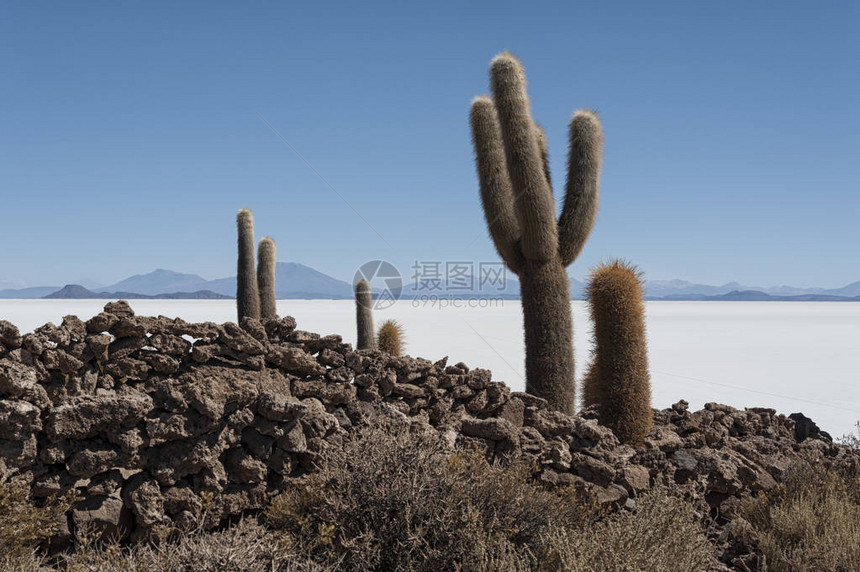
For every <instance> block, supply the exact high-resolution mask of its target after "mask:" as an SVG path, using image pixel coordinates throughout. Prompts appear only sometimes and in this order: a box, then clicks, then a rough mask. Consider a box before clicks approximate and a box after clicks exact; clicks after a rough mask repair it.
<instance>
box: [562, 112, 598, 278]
mask: <svg viewBox="0 0 860 572" xmlns="http://www.w3.org/2000/svg"><path fill="white" fill-rule="evenodd" d="M602 146H603V131H602V129H601V127H600V120H598V119H597V116H596V115H595V114H594V113H592V112H591V111H588V110H579V111H576V112H575V113H574V114H573V117H572V118H571V120H570V149H569V151H568V163H567V189H566V192H565V197H564V207H563V208H562V211H561V216H560V217H559V219H558V253H559V256H560V257H561V262H562V264H563V265H564V266H567V265H569V264H570V263H571V262H573V261H574V260H576V257H577V256H579V253H580V252H581V251H582V247H583V246H584V245H585V241H586V240H588V235H589V234H591V229H592V227H593V226H594V219H595V218H596V216H597V202H598V193H599V190H598V187H599V183H600V166H601V163H602V162H603V152H602V149H601V148H602Z"/></svg>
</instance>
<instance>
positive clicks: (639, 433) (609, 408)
mask: <svg viewBox="0 0 860 572" xmlns="http://www.w3.org/2000/svg"><path fill="white" fill-rule="evenodd" d="M588 305H589V307H590V309H591V317H592V320H593V321H594V341H595V350H594V362H593V363H592V368H591V371H590V375H591V377H592V379H590V380H587V381H586V384H585V394H586V395H585V401H586V402H587V401H588V400H589V399H591V400H593V402H594V403H595V404H596V405H597V411H598V416H599V418H600V422H601V423H602V424H604V425H606V426H607V427H611V428H612V430H613V431H615V435H616V436H617V437H618V439H619V440H621V442H623V443H632V444H636V443H640V442H641V441H642V440H643V439H644V438H645V436H646V435H648V432H649V431H650V430H651V423H652V421H653V420H652V413H651V381H650V377H649V374H648V347H647V341H646V339H645V308H644V305H643V303H642V282H641V274H640V273H639V272H638V270H637V269H636V268H635V267H634V266H632V265H630V264H629V263H627V262H624V261H618V260H616V261H613V262H610V263H607V264H601V265H600V266H598V267H596V268H594V269H593V270H592V271H591V275H590V276H589V281H588Z"/></svg>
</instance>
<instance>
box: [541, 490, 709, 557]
mask: <svg viewBox="0 0 860 572" xmlns="http://www.w3.org/2000/svg"><path fill="white" fill-rule="evenodd" d="M548 540H549V542H548V545H549V546H548V549H547V553H546V555H545V559H544V560H543V562H542V565H541V568H540V569H541V570H548V571H552V572H592V571H594V570H600V571H604V572H627V571H638V570H647V571H648V572H702V571H708V570H720V569H721V568H720V567H719V566H718V565H717V561H716V558H715V556H714V546H713V545H712V544H711V543H710V541H709V540H708V537H707V534H706V531H705V529H704V528H703V527H702V525H701V524H700V523H698V522H697V521H696V519H695V517H694V515H693V513H692V510H691V509H690V507H689V506H688V505H687V504H685V503H684V502H683V501H681V500H678V499H676V498H673V497H669V496H666V494H665V493H661V492H651V493H649V494H647V495H644V496H642V497H641V498H640V499H639V503H638V506H637V508H636V510H635V511H634V512H632V513H626V512H625V513H619V514H615V515H613V516H611V517H609V518H607V519H605V520H603V521H601V522H599V523H596V524H595V525H594V526H591V527H585V528H580V529H576V530H570V529H556V530H554V531H553V533H552V534H551V535H550V537H549V539H548Z"/></svg>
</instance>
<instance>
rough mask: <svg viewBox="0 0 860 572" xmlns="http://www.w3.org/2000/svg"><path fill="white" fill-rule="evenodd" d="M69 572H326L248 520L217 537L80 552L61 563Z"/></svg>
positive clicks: (192, 535)
mask: <svg viewBox="0 0 860 572" xmlns="http://www.w3.org/2000/svg"><path fill="white" fill-rule="evenodd" d="M61 568H62V569H63V570H67V571H68V572H148V571H154V570H158V571H163V572H325V571H326V570H327V569H326V568H323V567H321V566H318V565H316V564H314V563H312V562H308V561H306V560H303V559H298V558H295V557H294V556H293V555H290V554H289V553H288V552H286V551H284V550H283V548H282V546H281V545H280V543H279V541H278V539H277V538H276V536H275V535H274V534H273V533H272V532H270V531H269V530H267V529H266V528H264V527H263V526H261V525H260V524H258V523H257V522H256V521H255V520H254V519H252V518H248V519H245V520H243V521H241V522H239V523H238V524H237V525H235V526H232V527H230V528H227V529H226V530H223V531H218V532H202V531H199V532H194V533H188V534H179V535H178V537H176V538H174V539H173V540H172V541H170V542H163V543H157V544H147V543H138V544H132V545H130V546H127V547H122V546H119V545H118V544H115V543H113V544H110V543H109V544H106V545H100V546H97V545H93V546H88V547H86V548H83V549H82V548H81V547H79V549H78V550H77V551H76V552H75V553H74V554H71V555H68V556H65V557H64V558H63V562H62V566H61Z"/></svg>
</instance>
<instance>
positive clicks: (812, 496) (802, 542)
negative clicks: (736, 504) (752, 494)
mask: <svg viewBox="0 0 860 572" xmlns="http://www.w3.org/2000/svg"><path fill="white" fill-rule="evenodd" d="M743 516H744V517H745V518H746V520H747V521H748V522H749V527H748V530H747V532H748V534H749V543H750V544H751V545H752V546H754V547H755V550H756V552H757V553H759V554H760V555H761V561H760V569H761V570H764V571H768V572H789V571H791V572H813V571H815V572H848V571H854V570H860V480H858V479H857V478H856V477H855V478H848V477H843V476H840V475H836V474H833V473H825V472H823V471H822V470H821V469H817V468H813V467H811V466H809V465H804V466H798V467H797V468H795V470H794V471H793V472H792V473H791V474H790V476H789V477H788V478H787V479H786V481H785V482H784V483H783V484H781V485H779V486H778V487H776V488H775V489H774V490H772V491H771V492H770V493H769V494H767V495H762V496H760V497H758V498H756V499H752V500H750V501H749V502H747V503H746V504H745V505H744V510H743Z"/></svg>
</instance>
